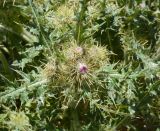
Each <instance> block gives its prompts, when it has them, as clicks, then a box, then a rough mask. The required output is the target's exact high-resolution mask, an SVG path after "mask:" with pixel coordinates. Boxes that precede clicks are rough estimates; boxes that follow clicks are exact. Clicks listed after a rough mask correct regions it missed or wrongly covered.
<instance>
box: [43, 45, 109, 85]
mask: <svg viewBox="0 0 160 131" xmlns="http://www.w3.org/2000/svg"><path fill="white" fill-rule="evenodd" d="M61 53H62V56H63V60H59V59H57V60H53V61H51V62H49V63H47V64H46V66H45V69H44V71H43V72H44V74H45V76H46V77H47V78H53V79H54V80H55V82H58V83H59V84H62V83H63V84H64V83H66V84H67V83H72V84H73V83H75V82H76V83H77V82H78V83H79V84H80V86H81V84H82V83H83V82H84V81H85V82H86V83H87V84H88V85H91V84H92V78H93V77H94V76H95V75H96V71H97V70H98V69H100V68H101V67H102V66H104V65H105V64H106V63H108V61H109V58H108V51H107V50H106V47H102V46H97V45H90V46H89V45H84V46H78V45H77V44H71V45H69V46H67V47H63V49H62V50H61Z"/></svg>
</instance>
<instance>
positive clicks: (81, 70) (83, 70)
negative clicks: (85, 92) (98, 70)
mask: <svg viewBox="0 0 160 131" xmlns="http://www.w3.org/2000/svg"><path fill="white" fill-rule="evenodd" d="M78 71H79V73H81V74H85V73H87V71H88V67H87V65H86V64H84V63H79V64H78Z"/></svg>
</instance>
